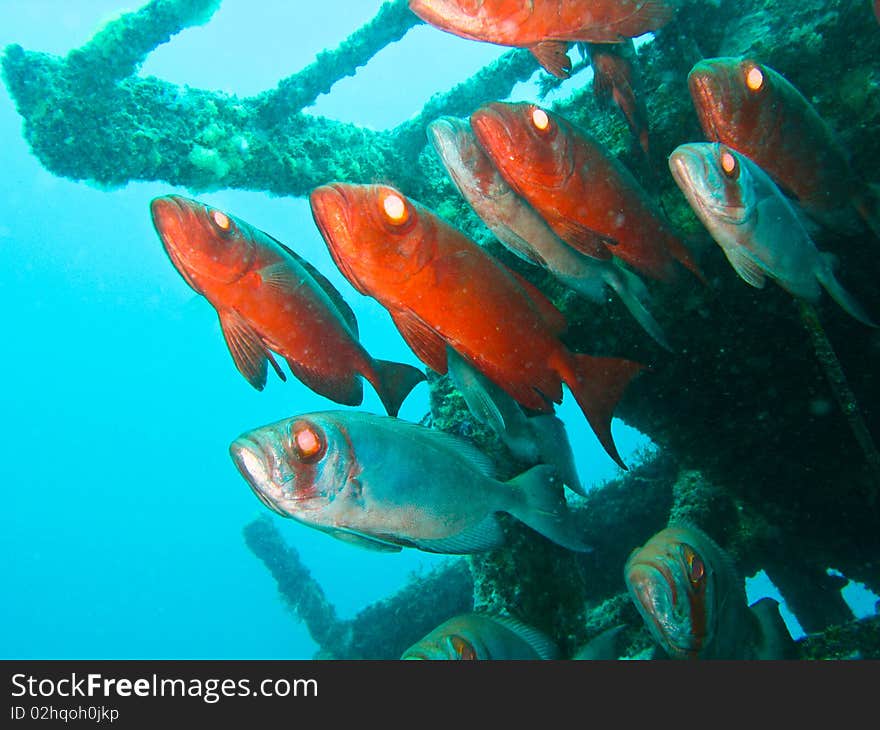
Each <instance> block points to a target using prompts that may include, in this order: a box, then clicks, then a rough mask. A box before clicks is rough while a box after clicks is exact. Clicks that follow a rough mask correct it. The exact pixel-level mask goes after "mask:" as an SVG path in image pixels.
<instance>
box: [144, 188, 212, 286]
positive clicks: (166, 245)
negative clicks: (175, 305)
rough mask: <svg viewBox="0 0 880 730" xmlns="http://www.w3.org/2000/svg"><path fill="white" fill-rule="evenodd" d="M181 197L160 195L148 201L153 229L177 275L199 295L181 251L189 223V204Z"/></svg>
mask: <svg viewBox="0 0 880 730" xmlns="http://www.w3.org/2000/svg"><path fill="white" fill-rule="evenodd" d="M190 202H191V201H189V200H188V199H187V198H184V197H183V196H181V195H162V196H160V197H158V198H153V199H152V200H151V201H150V216H151V217H152V219H153V228H154V229H155V230H156V233H157V234H158V236H159V240H160V241H161V242H162V248H163V249H165V253H166V254H167V255H168V258H169V259H171V263H172V265H173V266H174V268H175V269H177V271H178V273H179V274H180V275H181V276H182V277H183V279H184V281H185V282H186V283H187V284H189V285H190V287H191V288H192V289H194V290H195V291H197V292H199V293H201V290H200V289H199V288H198V287H197V286H196V285H195V282H194V281H193V279H192V276H191V275H190V273H189V270H190V266H189V264H188V263H187V261H186V258H185V256H184V253H183V250H184V248H185V244H186V241H187V228H188V227H189V225H190V221H191V212H190V207H189V204H190Z"/></svg>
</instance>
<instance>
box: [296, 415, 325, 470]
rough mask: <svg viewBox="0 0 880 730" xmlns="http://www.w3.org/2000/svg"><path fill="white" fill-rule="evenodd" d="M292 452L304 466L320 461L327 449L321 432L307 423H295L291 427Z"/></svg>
mask: <svg viewBox="0 0 880 730" xmlns="http://www.w3.org/2000/svg"><path fill="white" fill-rule="evenodd" d="M291 437H292V446H293V452H294V454H295V455H296V458H297V459H299V460H300V461H302V462H303V463H306V464H312V463H314V462H316V461H318V459H320V458H321V457H322V456H323V455H324V452H325V451H326V449H327V444H326V442H325V440H324V438H323V435H322V434H321V432H320V431H319V430H318V429H317V428H315V427H314V426H313V425H312V424H310V423H308V422H307V421H297V422H296V423H294V424H293V426H292V427H291Z"/></svg>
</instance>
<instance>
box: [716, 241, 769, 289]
mask: <svg viewBox="0 0 880 730" xmlns="http://www.w3.org/2000/svg"><path fill="white" fill-rule="evenodd" d="M721 250H722V251H724V255H725V256H727V260H728V261H729V262H730V265H731V266H732V267H733V270H734V271H735V272H736V273H737V274H739V276H740V278H741V279H742V280H743V281H744V282H746V284H748V285H749V286H753V287H755V289H763V288H764V286H765V285H766V284H767V274H766V273H765V271H764V269H763V268H762V267H761V265H760V264H759V263H758V262H757V261H756V260H755V259H754V258H752V256H751V254H749V253H748V252H747V251H746V250H745V249H744V248H743V247H742V246H738V245H734V246H724V247H723V248H722V249H721Z"/></svg>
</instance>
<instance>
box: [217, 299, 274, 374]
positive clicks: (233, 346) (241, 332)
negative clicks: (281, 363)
mask: <svg viewBox="0 0 880 730" xmlns="http://www.w3.org/2000/svg"><path fill="white" fill-rule="evenodd" d="M217 315H218V316H219V317H220V328H221V329H222V330H223V338H224V339H225V340H226V346H227V347H228V348H229V353H230V354H231V355H232V359H233V361H234V362H235V367H237V368H238V372H240V373H241V374H242V375H243V376H244V378H245V380H247V381H248V382H249V383H250V384H251V385H252V386H253V387H254V388H256V389H257V390H262V389H263V388H265V387H266V370H267V364H268V362H269V359H270V358H272V355H271V353H270V352H269V350H268V349H266V346H265V345H264V344H263V338H262V337H260V335H259V334H258V333H257V331H256V330H254V328H253V327H251V326H250V324H248V322H247V320H245V319H244V317H242V316H241V315H240V314H239V313H238V312H236V311H235V310H234V309H218V310H217ZM275 367H276V370H277V369H278V367H277V365H276V366H275Z"/></svg>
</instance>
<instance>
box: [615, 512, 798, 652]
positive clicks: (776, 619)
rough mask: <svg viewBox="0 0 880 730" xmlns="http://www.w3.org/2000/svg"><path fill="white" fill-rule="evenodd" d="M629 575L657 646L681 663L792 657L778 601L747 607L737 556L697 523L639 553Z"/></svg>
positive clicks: (664, 534)
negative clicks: (734, 560) (736, 566)
mask: <svg viewBox="0 0 880 730" xmlns="http://www.w3.org/2000/svg"><path fill="white" fill-rule="evenodd" d="M624 578H625V580H626V586H627V588H628V590H629V593H630V596H631V597H632V599H633V601H634V602H635V605H636V608H637V609H638V611H639V613H640V614H641V615H642V618H643V619H644V620H645V624H646V625H647V627H648V629H649V630H650V632H651V634H652V635H653V637H654V639H655V640H656V641H657V643H658V644H660V646H661V647H662V648H663V649H664V650H665V651H666V653H667V654H668V655H669V656H670V657H672V658H674V659H785V658H789V655H790V652H791V649H792V647H793V642H792V640H791V636H790V635H789V634H788V630H787V629H786V628H785V624H784V622H783V620H782V617H781V616H780V615H779V609H778V603H777V602H776V601H775V600H773V599H772V598H765V599H761V600H760V601H757V602H756V603H755V604H753V605H752V606H751V607H750V606H749V605H748V604H747V602H746V591H745V583H744V581H743V579H742V578H741V577H740V576H739V574H738V573H737V570H736V568H735V566H734V564H733V560H732V559H731V558H730V556H729V555H728V554H727V553H726V552H724V550H722V549H721V548H720V547H719V546H718V545H717V544H716V543H715V541H714V540H712V539H711V538H710V537H709V536H708V535H706V534H705V533H704V532H703V531H702V530H699V529H698V528H696V527H694V526H693V525H686V524H681V525H671V526H670V527H667V528H666V529H664V530H661V531H660V532H658V533H657V534H656V535H654V536H653V537H652V538H651V539H650V540H648V542H647V543H645V545H644V546H643V547H640V548H636V549H635V550H633V551H632V553H631V554H630V556H629V558H628V559H627V561H626V566H625V567H624Z"/></svg>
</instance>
